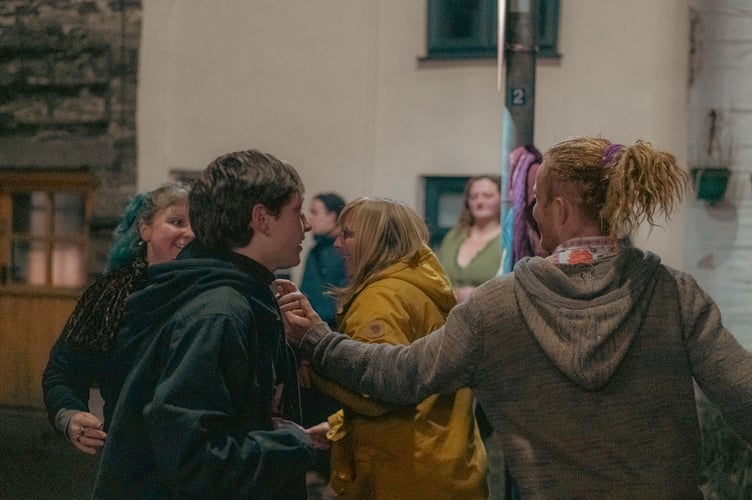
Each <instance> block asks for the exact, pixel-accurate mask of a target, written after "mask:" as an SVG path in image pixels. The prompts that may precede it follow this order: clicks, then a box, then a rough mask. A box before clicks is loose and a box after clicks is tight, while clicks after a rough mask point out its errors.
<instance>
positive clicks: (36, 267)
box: [10, 241, 47, 286]
mask: <svg viewBox="0 0 752 500" xmlns="http://www.w3.org/2000/svg"><path fill="white" fill-rule="evenodd" d="M46 280H47V259H46V252H45V245H44V243H43V242H41V241H32V242H28V241H14V242H13V247H12V248H11V272H10V281H11V283H22V284H25V285H35V286H44V285H45V284H46Z"/></svg>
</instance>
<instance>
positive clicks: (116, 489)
mask: <svg viewBox="0 0 752 500" xmlns="http://www.w3.org/2000/svg"><path fill="white" fill-rule="evenodd" d="M302 196H303V184H302V182H301V180H300V177H299V176H298V174H297V172H296V171H295V169H294V168H293V167H292V166H291V165H289V164H288V163H285V162H283V161H280V160H279V159H277V158H275V157H274V156H272V155H269V154H265V153H262V152H259V151H256V150H248V151H239V152H235V153H229V154H226V155H223V156H220V157H218V158H217V159H215V160H214V161H213V162H211V163H210V164H209V166H208V167H207V168H206V169H205V170H204V172H203V173H202V175H201V176H200V178H199V179H198V180H197V181H196V183H195V184H194V186H193V188H192V190H191V194H190V198H189V205H190V219H191V226H192V227H193V230H194V233H195V235H196V238H195V240H194V241H193V242H192V243H191V244H190V245H188V247H186V248H185V250H184V251H183V252H181V253H180V254H179V255H178V258H177V260H175V261H173V262H168V263H165V264H160V265H156V266H153V267H151V268H150V269H149V278H150V284H149V286H147V287H146V288H144V289H143V290H141V291H139V292H136V293H135V294H133V295H132V296H131V297H130V299H129V301H128V304H127V306H126V311H125V315H124V317H123V320H122V328H121V330H120V332H119V335H118V337H117V341H116V345H115V347H114V351H115V353H116V355H117V356H118V357H119V358H120V359H126V360H135V361H134V364H133V366H132V368H131V370H130V373H129V374H128V377H127V379H126V380H125V383H124V385H123V388H122V391H121V393H120V398H119V399H118V403H117V406H116V408H115V412H114V415H113V419H112V423H111V425H110V430H109V436H108V439H107V444H106V445H105V448H104V453H103V456H102V462H101V465H100V470H99V474H98V476H97V481H96V485H95V490H94V498H98V499H105V498H118V499H119V498H160V499H162V498H223V499H224V498H263V499H277V498H279V499H282V498H284V499H297V498H301V499H302V498H306V484H305V472H306V469H307V468H308V466H309V463H310V462H311V461H312V459H313V447H312V443H311V439H310V436H309V435H308V434H307V433H306V432H305V431H304V429H303V428H302V427H299V426H298V425H297V424H295V423H294V422H300V421H301V415H300V407H299V404H298V386H297V377H296V361H295V357H294V354H293V352H292V350H291V349H290V348H289V346H288V345H287V344H286V343H285V339H284V335H283V324H282V317H281V314H280V311H279V308H278V307H277V305H276V302H275V297H274V295H273V293H272V290H271V284H272V282H273V280H274V275H273V272H274V271H275V270H277V269H282V268H288V267H291V266H294V265H297V264H298V263H299V261H300V252H301V250H302V246H301V243H302V241H303V238H304V235H305V232H306V231H309V230H310V225H309V224H308V222H307V219H306V217H305V215H304V214H303V213H302V204H303V198H302Z"/></svg>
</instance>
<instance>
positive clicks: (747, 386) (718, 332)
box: [679, 275, 752, 443]
mask: <svg viewBox="0 0 752 500" xmlns="http://www.w3.org/2000/svg"><path fill="white" fill-rule="evenodd" d="M679 290H680V297H679V298H680V304H681V307H682V316H683V320H684V332H685V338H684V341H685V345H686V348H687V355H688V357H689V362H690V365H691V367H692V374H693V376H694V378H695V380H696V381H697V383H698V385H699V386H700V388H701V389H702V390H703V392H704V393H705V395H706V396H707V397H708V398H709V399H710V400H711V401H712V402H713V403H714V404H716V405H717V406H718V407H719V408H720V410H721V412H722V413H723V416H724V417H725V419H726V420H727V422H728V423H729V424H730V425H731V427H732V428H734V430H735V431H736V432H738V433H739V435H740V436H741V437H742V438H744V439H745V440H746V441H747V442H748V443H752V418H750V414H752V354H751V353H750V352H749V351H747V350H746V349H744V347H742V346H741V344H739V342H738V341H737V340H736V338H734V336H733V335H732V334H731V332H729V331H728V330H727V329H726V328H725V327H724V326H723V322H722V320H721V312H720V310H719V309H718V306H717V305H716V304H715V302H714V301H713V299H711V298H710V296H709V295H708V294H707V293H706V292H705V291H703V290H702V289H701V288H700V287H699V286H698V285H697V283H696V282H695V280H694V279H693V278H692V277H691V276H689V275H684V276H682V277H680V278H679Z"/></svg>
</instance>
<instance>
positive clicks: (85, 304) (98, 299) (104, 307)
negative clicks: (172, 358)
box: [61, 252, 147, 352]
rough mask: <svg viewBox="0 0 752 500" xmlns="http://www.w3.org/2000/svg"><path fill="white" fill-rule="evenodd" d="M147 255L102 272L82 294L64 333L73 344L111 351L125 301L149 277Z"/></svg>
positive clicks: (64, 336) (88, 348)
mask: <svg viewBox="0 0 752 500" xmlns="http://www.w3.org/2000/svg"><path fill="white" fill-rule="evenodd" d="M144 253H145V252H144ZM146 267H147V264H146V257H145V255H140V256H138V257H136V258H135V259H134V260H133V261H132V262H131V263H130V264H126V265H124V266H122V267H119V268H117V269H114V270H112V271H110V272H108V273H106V274H103V275H102V276H100V277H99V278H98V279H97V280H96V281H94V283H92V284H91V285H90V286H89V288H87V289H86V291H85V292H84V293H83V295H81V298H80V299H79V300H78V302H77V303H76V308H75V309H74V310H73V313H71V315H70V317H69V318H68V322H67V323H66V324H65V328H63V333H62V334H61V337H62V338H63V341H64V342H66V343H67V344H68V345H70V346H71V347H73V348H77V349H87V350H94V351H102V352H107V351H109V350H110V348H111V347H112V345H113V344H114V341H115V336H116V335H117V331H118V327H119V324H120V317H121V316H122V315H123V311H124V310H125V301H126V299H127V298H128V296H129V295H130V294H131V293H132V292H134V291H135V290H137V289H139V288H142V287H143V286H144V285H145V284H146V281H147V274H146Z"/></svg>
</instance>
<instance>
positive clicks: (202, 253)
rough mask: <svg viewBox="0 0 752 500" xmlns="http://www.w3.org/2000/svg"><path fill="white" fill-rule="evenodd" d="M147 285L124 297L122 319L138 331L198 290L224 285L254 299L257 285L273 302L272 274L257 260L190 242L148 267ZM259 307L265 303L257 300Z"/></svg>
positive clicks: (272, 310)
mask: <svg viewBox="0 0 752 500" xmlns="http://www.w3.org/2000/svg"><path fill="white" fill-rule="evenodd" d="M149 279H150V283H149V285H148V286H147V287H146V288H144V289H142V290H140V291H138V292H136V293H134V294H133V295H131V296H130V297H129V298H128V302H127V306H126V312H125V316H126V323H128V324H129V325H131V326H132V328H133V329H134V330H135V331H140V330H142V329H144V328H146V327H148V326H149V325H151V324H152V323H155V322H160V321H163V320H164V319H165V318H169V317H170V316H172V315H173V314H174V313H175V312H176V311H177V310H178V309H179V308H181V307H182V306H183V305H184V304H186V303H187V302H188V301H190V300H192V299H193V298H195V297H197V296H198V295H200V294H201V293H203V292H205V291H207V290H210V289H214V288H218V287H221V286H227V287H231V288H234V289H235V290H237V291H238V292H239V293H240V294H242V295H243V296H244V297H246V298H247V299H248V300H249V301H258V299H257V298H256V297H258V295H259V289H264V288H266V289H267V290H269V291H268V293H269V297H268V298H269V299H270V300H269V302H271V303H274V300H273V295H272V292H271V288H270V285H271V282H272V280H273V279H274V275H273V274H272V273H271V272H270V271H269V270H268V269H266V268H265V267H263V266H262V265H261V264H259V263H257V262H255V261H253V260H251V259H249V258H247V257H244V256H242V255H239V254H234V253H231V252H213V251H208V250H206V249H203V248H201V247H199V246H198V244H197V243H195V241H194V242H191V243H190V244H189V245H188V246H187V247H186V248H185V249H184V250H183V252H181V254H180V255H179V256H178V259H177V260H174V261H171V262H166V263H163V264H156V265H153V266H150V267H149ZM258 303H259V305H260V307H263V308H264V309H269V312H270V314H272V315H275V316H277V315H278V313H277V311H276V310H275V309H272V308H270V306H269V304H267V303H266V302H263V301H258Z"/></svg>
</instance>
